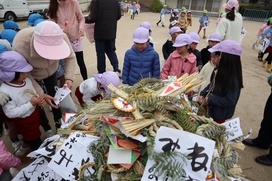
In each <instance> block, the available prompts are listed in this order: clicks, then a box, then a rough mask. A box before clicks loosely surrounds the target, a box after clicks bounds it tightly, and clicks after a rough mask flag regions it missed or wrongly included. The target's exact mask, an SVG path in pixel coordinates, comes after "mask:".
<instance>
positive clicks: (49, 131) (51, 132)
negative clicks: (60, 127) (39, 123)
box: [46, 129, 55, 138]
mask: <svg viewBox="0 0 272 181" xmlns="http://www.w3.org/2000/svg"><path fill="white" fill-rule="evenodd" d="M54 135H55V134H54V132H53V130H52V129H50V130H48V131H46V137H47V138H49V137H52V136H54Z"/></svg>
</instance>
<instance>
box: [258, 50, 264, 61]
mask: <svg viewBox="0 0 272 181" xmlns="http://www.w3.org/2000/svg"><path fill="white" fill-rule="evenodd" d="M258 60H259V61H260V62H262V61H263V52H261V51H259V52H258Z"/></svg>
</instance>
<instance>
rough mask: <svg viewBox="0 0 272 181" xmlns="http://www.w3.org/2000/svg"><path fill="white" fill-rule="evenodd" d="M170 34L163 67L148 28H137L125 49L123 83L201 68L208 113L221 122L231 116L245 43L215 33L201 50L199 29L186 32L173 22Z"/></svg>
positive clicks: (202, 98)
mask: <svg viewBox="0 0 272 181" xmlns="http://www.w3.org/2000/svg"><path fill="white" fill-rule="evenodd" d="M169 34H170V35H171V40H167V42H166V43H165V44H164V45H163V55H164V58H165V60H166V62H165V64H164V65H163V67H162V70H161V71H160V61H159V56H158V53H157V52H156V51H155V50H154V48H153V47H152V46H151V45H150V43H149V35H150V34H149V31H148V30H147V29H145V28H142V27H139V28H137V29H136V30H135V31H134V33H133V42H134V44H133V46H132V48H131V49H129V50H127V51H126V53H125V58H124V65H123V71H122V82H123V84H128V85H130V86H132V85H134V84H135V83H137V82H138V81H139V80H140V79H142V78H146V77H153V78H159V79H161V80H166V79H168V78H169V77H170V76H171V78H172V77H173V76H175V77H176V78H178V77H180V76H182V75H183V74H185V73H188V74H192V73H194V72H197V71H199V72H200V75H201V76H203V80H204V81H206V82H207V83H206V84H205V86H202V87H201V88H200V90H199V94H200V96H199V100H198V102H199V103H200V104H201V105H203V104H206V105H209V115H210V116H211V117H213V118H214V120H215V121H216V122H218V123H222V122H224V121H225V120H226V119H229V118H231V117H232V116H233V113H234V109H235V106H236V103H237V101H238V98H239V95H240V90H241V88H242V87H243V81H242V68H241V60H240V55H241V53H242V47H241V46H240V45H239V44H238V43H237V42H235V41H232V40H225V41H223V42H221V36H220V35H219V34H218V33H213V34H211V35H210V36H209V39H208V46H207V47H206V48H203V49H202V50H201V51H198V50H197V45H198V43H199V41H200V37H199V35H198V34H197V33H194V32H193V33H190V34H185V33H184V32H183V31H182V30H181V29H180V28H179V27H177V26H174V27H172V28H170V30H169ZM232 47H235V50H234V49H232ZM202 56H203V58H204V61H203V58H201V57H202ZM198 59H199V62H198ZM202 62H203V63H202ZM202 66H203V67H202ZM230 72H232V74H231V75H230ZM210 82H211V83H210ZM229 100H231V101H229Z"/></svg>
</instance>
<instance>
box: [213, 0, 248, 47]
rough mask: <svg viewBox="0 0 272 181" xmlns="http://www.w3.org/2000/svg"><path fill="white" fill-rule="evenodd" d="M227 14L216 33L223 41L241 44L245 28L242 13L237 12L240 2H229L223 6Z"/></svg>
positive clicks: (223, 16) (224, 15) (234, 0)
mask: <svg viewBox="0 0 272 181" xmlns="http://www.w3.org/2000/svg"><path fill="white" fill-rule="evenodd" d="M223 7H224V8H225V12H226V13H224V14H223V15H222V18H221V20H220V21H219V23H218V25H217V27H216V32H217V33H219V34H220V35H221V37H222V40H234V41H236V42H238V43H241V40H242V36H241V33H239V32H241V30H242V27H243V18H242V15H241V14H240V13H238V12H237V10H238V7H239V2H238V1H237V0H228V2H227V3H225V4H223Z"/></svg>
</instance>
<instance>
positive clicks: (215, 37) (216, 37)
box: [208, 33, 222, 42]
mask: <svg viewBox="0 0 272 181" xmlns="http://www.w3.org/2000/svg"><path fill="white" fill-rule="evenodd" d="M221 40H222V37H221V35H220V34H219V33H213V34H211V35H210V36H209V39H208V41H219V42H220V41H221Z"/></svg>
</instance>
